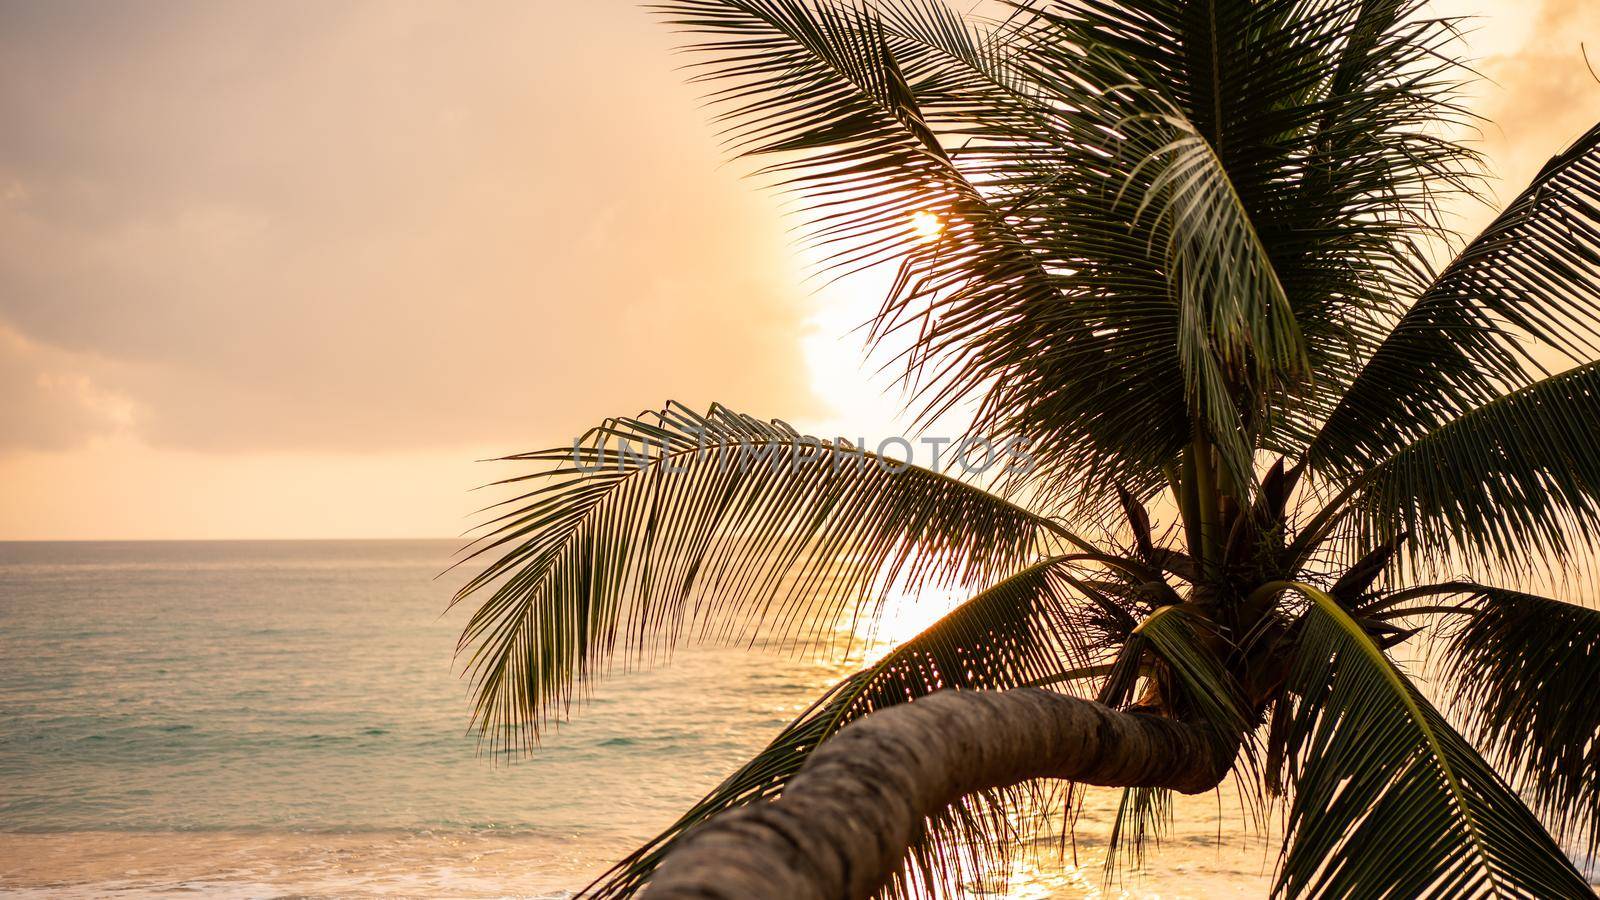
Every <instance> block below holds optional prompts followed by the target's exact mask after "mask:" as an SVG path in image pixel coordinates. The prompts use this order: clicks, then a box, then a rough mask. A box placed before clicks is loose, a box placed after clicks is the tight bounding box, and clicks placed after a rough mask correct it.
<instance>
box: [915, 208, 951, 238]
mask: <svg viewBox="0 0 1600 900" xmlns="http://www.w3.org/2000/svg"><path fill="white" fill-rule="evenodd" d="M911 228H912V230H914V231H915V232H916V233H917V237H918V238H919V239H921V240H923V241H931V240H933V239H935V238H937V237H938V236H939V235H940V234H941V233H942V232H943V231H944V222H943V221H941V220H940V219H939V217H938V216H936V215H934V214H933V213H931V212H928V211H927V210H918V211H917V212H914V213H912V214H911Z"/></svg>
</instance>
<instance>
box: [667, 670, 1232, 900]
mask: <svg viewBox="0 0 1600 900" xmlns="http://www.w3.org/2000/svg"><path fill="white" fill-rule="evenodd" d="M1232 763H1233V759H1232V754H1229V753H1226V752H1224V751H1223V750H1221V749H1219V748H1218V746H1217V743H1216V742H1215V741H1213V740H1211V739H1208V737H1207V735H1206V734H1205V733H1203V732H1202V731H1200V730H1199V729H1196V728H1192V727H1190V726H1187V725H1184V724H1181V723H1179V722H1175V721H1172V720H1171V719H1166V718H1162V717H1159V716H1155V715H1144V714H1139V713H1132V712H1121V711H1118V710H1113V709H1111V708H1109V707H1106V706H1103V705H1101V704H1098V703H1091V702H1089V701H1087V700H1079V699H1076V698H1073V697H1068V696H1065V695H1063V694H1057V693H1053V692H1051V691H1046V690H1040V689H1037V688H1018V689H1015V690H1009V691H941V692H939V693H935V694H931V695H929V696H928V697H925V698H923V699H921V700H918V701H916V702H913V703H907V704H902V705H899V706H893V707H889V708H888V709H883V710H879V711H877V712H874V713H872V714H871V715H868V716H866V717H864V718H862V719H861V720H859V721H857V722H855V723H853V724H851V725H850V726H848V727H846V728H844V729H843V730H841V731H840V732H839V733H838V734H837V735H835V736H834V737H833V738H832V739H831V740H828V741H826V742H824V743H823V744H822V745H821V746H820V747H818V748H817V749H816V750H815V752H813V753H812V755H811V758H810V760H809V761H808V762H807V763H806V765H805V767H804V768H802V769H801V770H800V772H799V773H798V774H797V775H795V777H794V779H793V780H792V781H791V782H790V783H789V785H788V787H787V788H786V789H785V790H784V792H783V794H782V795H781V796H780V797H778V798H777V799H776V800H773V801H772V802H770V803H760V804H755V805H751V806H746V807H742V808H740V809H736V810H730V811H729V812H726V813H723V814H722V815H720V816H717V817H716V818H714V819H712V820H710V821H709V822H707V823H706V824H704V825H702V826H701V827H700V828H699V829H697V830H696V831H694V832H693V833H691V834H690V835H689V836H688V837H686V838H685V839H684V842H683V844H682V846H681V847H679V848H678V849H677V850H676V851H674V852H673V853H672V854H671V855H669V856H668V857H667V858H666V859H665V860H664V861H663V862H662V864H661V867H660V868H659V869H658V870H657V872H656V874H655V877H654V878H653V879H652V880H651V882H650V885H649V887H648V888H647V889H646V890H645V892H644V897H645V898H647V900H866V898H868V897H871V896H872V895H873V894H874V893H875V892H876V891H877V890H879V889H880V888H881V887H883V885H884V884H886V883H887V882H888V880H889V878H890V877H891V876H892V875H893V873H894V872H895V871H896V870H897V869H898V868H899V867H900V865H901V864H902V863H903V861H904V858H905V855H906V850H907V848H908V847H909V846H910V844H911V842H912V840H913V839H914V838H915V837H916V836H917V835H918V834H919V833H920V830H921V829H922V827H923V823H924V820H925V819H926V818H927V817H928V816H930V815H932V814H934V813H936V812H938V811H939V810H941V809H943V808H944V807H946V806H948V805H949V804H951V803H953V802H954V801H955V800H957V799H959V798H960V797H962V796H963V795H966V794H969V793H972V792H974V791H979V790H983V789H985V788H995V787H1002V786H1007V785H1013V784H1018V783H1021V782H1024V781H1028V780H1031V779H1035V778H1060V779H1066V780H1069V781H1075V782H1078V783H1080V784H1094V785H1108V786H1115V787H1165V788H1172V789H1174V790H1177V791H1180V792H1182V793H1190V794H1193V793H1201V792H1203V791H1207V790H1210V789H1211V788H1213V787H1215V786H1216V785H1217V783H1218V782H1220V781H1221V780H1222V778H1223V776H1224V775H1226V774H1227V771H1228V769H1229V768H1230V767H1231V765H1232Z"/></svg>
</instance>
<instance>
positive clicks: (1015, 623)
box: [583, 558, 1099, 900]
mask: <svg viewBox="0 0 1600 900" xmlns="http://www.w3.org/2000/svg"><path fill="white" fill-rule="evenodd" d="M1069 562H1070V560H1062V559H1059V558H1051V559H1047V560H1044V561H1041V562H1039V563H1036V564H1034V565H1032V566H1029V567H1028V568H1025V569H1023V570H1022V571H1020V572H1018V573H1017V574H1015V575H1012V576H1010V577H1008V578H1006V579H1004V580H1002V581H1000V582H999V583H997V584H996V585H994V586H993V587H991V588H989V589H987V590H985V591H983V592H982V593H980V594H978V595H977V596H975V597H973V598H972V599H971V600H968V601H967V602H965V603H963V604H962V605H961V606H959V607H957V608H956V609H955V610H954V611H952V612H951V613H949V614H948V615H946V616H945V617H944V618H942V619H940V620H939V621H938V622H936V623H935V624H933V625H932V626H930V627H929V628H928V629H926V630H925V631H923V632H922V633H920V634H918V635H917V636H916V637H914V638H911V639H910V640H908V641H906V642H905V643H903V644H901V645H900V646H899V647H897V648H896V649H894V650H893V651H891V652H890V653H889V654H887V655H886V656H884V657H883V659H881V660H879V661H878V662H876V663H874V664H873V665H871V666H868V667H867V668H865V669H863V670H861V671H859V672H857V673H855V674H854V675H851V676H850V677H849V678H847V679H845V680H844V681H842V682H840V683H839V684H837V685H835V686H834V687H833V688H832V689H831V690H829V691H828V693H826V694H824V695H823V696H822V697H821V698H820V699H819V700H817V702H816V703H814V704H812V706H811V707H810V708H809V709H807V710H806V711H805V712H804V713H802V714H801V715H800V717H799V718H797V719H795V720H794V721H793V722H792V723H790V724H789V725H788V726H787V727H786V728H785V729H784V730H783V731H782V732H781V733H779V735H778V736H777V737H776V738H774V739H773V741H772V742H771V743H770V744H768V745H767V747H766V748H765V749H763V750H762V751H761V752H760V753H759V754H757V755H756V756H755V757H754V758H753V759H751V760H750V761H749V762H747V763H745V764H744V765H743V766H742V767H740V768H739V770H738V771H737V772H735V773H734V774H733V775H731V776H729V777H728V779H727V780H725V781H724V782H723V783H722V784H720V785H718V786H717V788H716V789H715V790H713V791H712V792H711V793H709V794H707V795H706V796H705V797H704V798H703V799H701V800H700V801H699V802H698V803H696V804H695V805H694V806H693V807H692V808H691V809H690V810H689V811H688V812H686V813H685V814H684V815H683V816H682V817H681V818H679V819H678V821H676V822H674V823H673V824H672V825H671V826H670V827H669V828H667V830H665V831H663V832H662V833H661V834H659V835H657V836H656V837H655V838H653V839H651V840H650V842H648V843H647V844H645V845H644V846H642V847H640V848H639V849H638V850H635V851H634V852H633V853H632V854H630V855H629V856H628V857H627V858H625V859H623V860H622V861H621V862H619V863H618V864H617V865H615V866H613V867H612V868H611V869H610V870H609V871H608V872H606V873H605V874H604V875H602V876H601V877H600V878H599V879H598V880H596V882H595V883H594V884H593V885H590V887H589V888H587V889H586V890H585V891H584V893H583V896H585V897H591V898H594V900H615V898H623V897H631V896H633V895H634V894H635V893H636V892H637V891H638V890H640V889H641V888H642V887H643V885H644V884H645V883H646V882H647V881H648V880H649V878H650V875H651V873H652V872H654V871H655V868H656V865H657V864H658V863H659V862H660V861H661V859H662V858H663V857H664V856H665V855H666V854H667V853H670V852H671V851H672V848H673V847H675V846H676V845H677V843H678V841H679V840H681V839H682V837H683V836H684V835H685V834H686V833H687V832H688V831H689V830H690V829H692V828H694V827H695V826H696V825H698V824H699V823H701V822H704V821H705V820H706V819H708V818H710V817H711V816H714V815H716V814H718V813H720V812H722V811H724V810H727V809H732V808H734V807H738V806H743V805H745V804H749V803H757V802H761V801H764V800H768V799H770V798H772V797H775V796H777V795H778V794H779V793H781V792H782V791H783V788H784V786H785V785H786V784H788V782H789V779H790V778H792V777H793V776H794V774H795V773H796V772H798V771H799V770H800V768H801V766H803V765H804V764H805V762H806V760H807V759H808V758H809V757H810V754H811V752H812V751H813V750H814V749H816V747H817V745H819V744H820V743H822V742H823V741H825V740H827V739H828V738H830V737H832V736H833V735H834V734H836V733H838V731H839V729H841V728H843V727H844V726H846V725H848V724H850V723H851V722H853V721H855V720H856V719H859V718H861V717H862V716H864V715H866V714H868V713H870V712H872V711H873V710H876V709H882V708H885V707H888V706H893V705H895V704H899V703H906V702H911V701H914V700H916V699H917V698H918V697H922V696H925V695H927V694H929V693H932V692H933V691H936V690H945V689H956V690H963V689H985V688H987V689H994V688H1011V687H1020V686H1025V685H1037V684H1043V683H1059V681H1061V680H1062V679H1063V678H1068V679H1070V678H1074V677H1076V678H1082V677H1087V676H1088V675H1089V674H1091V673H1093V672H1096V671H1098V670H1096V669H1094V668H1092V667H1090V666H1088V665H1087V664H1088V663H1089V662H1090V661H1092V660H1093V659H1094V658H1096V657H1097V654H1098V652H1099V651H1098V649H1097V648H1095V647H1094V646H1092V645H1091V643H1090V642H1089V640H1090V639H1089V637H1088V636H1087V635H1082V634H1080V633H1079V632H1078V630H1077V629H1076V628H1075V627H1074V625H1073V622H1074V621H1076V620H1077V619H1078V618H1079V616H1080V615H1081V612H1080V611H1078V610H1076V609H1075V607H1076V606H1078V605H1079V604H1081V603H1082V602H1083V601H1082V600H1081V599H1080V598H1079V597H1078V596H1077V594H1076V589H1075V588H1074V587H1073V585H1072V583H1071V579H1070V577H1069V576H1067V574H1066V564H1068V563H1069ZM1022 799H1025V798H1023V797H1021V796H1019V794H1018V793H1016V792H993V793H988V794H981V795H975V796H973V797H969V798H966V800H964V801H963V802H962V803H960V804H957V805H956V806H955V807H952V808H951V809H950V810H948V811H947V812H946V813H945V814H944V815H942V816H940V817H939V818H937V819H935V820H932V821H930V822H929V828H928V831H927V833H926V835H925V836H924V838H923V839H922V840H921V841H920V842H918V843H917V844H916V845H915V846H914V847H913V848H912V853H911V857H910V867H909V869H908V870H907V871H906V872H905V873H904V874H903V875H902V877H901V878H900V879H899V880H898V881H897V882H896V884H895V886H894V887H893V888H892V889H891V890H892V891H893V892H899V893H901V894H906V895H909V894H910V893H911V891H910V888H911V887H912V885H913V884H922V885H933V884H942V885H945V886H946V887H947V888H948V889H952V893H951V894H950V895H955V894H959V893H960V891H959V887H960V884H961V883H962V882H964V881H966V880H968V879H970V878H971V877H973V876H975V875H977V874H981V873H983V872H989V871H994V870H995V869H996V868H997V867H996V865H995V863H996V862H997V861H998V860H999V859H1001V858H1003V856H1004V855H1005V853H1006V852H1008V850H1009V847H1010V845H1012V843H1013V841H1011V840H1010V839H1011V838H1012V837H1014V835H1009V834H1008V833H1007V832H1006V827H1005V825H1004V823H1005V821H1006V818H1005V816H1004V815H1003V813H1004V812H1005V811H1006V810H1007V809H1009V808H1010V807H1011V806H1012V805H1014V804H1015V803H1016V802H1017V801H1019V800H1022ZM997 813H999V815H997ZM891 895H897V894H893V893H892V894H891Z"/></svg>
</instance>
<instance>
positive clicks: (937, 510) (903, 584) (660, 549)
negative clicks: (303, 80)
mask: <svg viewBox="0 0 1600 900" xmlns="http://www.w3.org/2000/svg"><path fill="white" fill-rule="evenodd" d="M509 459H510V460H513V461H517V462H525V463H531V464H533V465H534V467H535V471H534V472H533V473H532V474H529V475H524V476H520V477H518V478H514V479H511V481H510V482H508V483H515V484H520V483H524V482H531V483H532V484H533V485H534V486H533V487H531V488H530V489H529V490H527V492H525V493H523V494H522V495H521V496H519V497H516V498H514V499H512V500H508V501H506V502H505V503H504V504H501V506H502V508H503V510H504V511H502V512H501V513H500V514H499V515H498V516H497V517H496V518H495V519H494V520H493V521H491V522H490V523H488V525H487V526H485V527H486V528H487V529H488V532H487V533H486V534H485V535H484V536H483V537H482V538H480V539H479V540H478V541H477V542H476V544H474V545H473V547H472V548H470V549H471V555H470V556H469V557H468V558H469V559H470V558H472V557H476V556H484V557H486V558H491V559H492V561H491V562H490V563H489V564H488V565H487V567H485V568H484V570H483V571H482V572H481V573H479V574H478V575H476V576H475V577H473V578H472V579H471V580H470V581H469V582H467V584H466V585H464V586H463V587H462V588H461V590H460V591H459V592H458V594H457V601H459V600H461V599H463V598H465V597H468V596H471V595H474V594H477V593H479V592H480V591H482V592H487V593H488V596H487V599H485V600H483V601H482V603H481V604H480V605H479V606H478V608H477V609H476V610H475V611H474V612H473V615H472V618H471V619H470V620H469V621H468V622H467V625H466V627H465V630H464V632H463V634H462V637H461V647H462V649H463V651H464V652H467V654H468V655H467V665H468V669H469V671H470V672H471V675H472V678H473V683H474V687H475V689H476V692H477V721H478V724H479V727H480V728H481V729H482V733H483V734H484V736H485V737H486V738H487V739H488V740H490V741H491V742H498V743H503V744H507V745H513V746H527V745H528V743H529V742H530V741H531V740H533V738H534V736H535V731H536V729H537V727H538V725H539V724H540V721H541V720H542V718H543V717H544V716H546V715H547V714H548V713H549V711H550V710H551V708H552V706H558V705H560V704H564V703H565V702H566V701H567V700H568V698H569V696H570V692H571V689H572V687H573V685H574V683H575V682H576V681H581V680H583V679H586V678H588V677H589V676H590V675H591V674H592V673H593V672H594V670H595V667H596V666H597V665H600V664H602V663H604V662H605V660H606V659H607V658H609V657H610V656H611V654H612V652H613V650H614V649H616V648H618V647H619V645H620V647H621V648H622V649H624V650H626V651H629V652H632V653H648V652H652V651H657V650H663V649H666V648H670V647H671V646H672V644H673V643H674V642H675V641H677V640H678V639H680V638H681V637H683V636H685V635H686V634H689V633H693V634H696V635H698V636H723V637H728V636H740V637H749V636H751V635H753V634H755V633H757V632H756V631H753V630H752V629H759V628H761V627H762V626H767V627H768V628H769V631H771V632H772V633H774V634H776V635H777V636H780V637H787V636H793V635H796V634H798V633H801V632H802V631H803V630H804V629H805V628H807V627H808V626H810V625H811V624H812V623H815V622H818V621H822V622H827V621H830V620H835V619H837V618H838V617H839V616H841V615H843V614H846V613H847V612H848V611H849V610H851V609H852V608H853V605H854V604H858V603H862V602H865V603H868V604H869V606H870V604H871V603H872V602H873V601H874V600H875V599H877V598H881V596H882V595H883V593H884V592H885V591H887V590H889V589H890V588H893V587H899V588H904V589H906V590H916V589H918V588H922V587H938V586H975V585H982V584H985V583H989V582H992V581H993V580H994V578H995V577H996V576H997V575H998V574H1000V573H1003V572H1006V571H1010V570H1013V569H1014V568H1015V567H1016V566H1017V565H1019V564H1021V563H1023V562H1026V561H1028V560H1029V559H1031V558H1032V557H1033V556H1034V555H1035V554H1036V553H1037V552H1039V551H1040V550H1041V549H1042V548H1043V547H1045V546H1046V544H1047V543H1049V542H1050V541H1051V540H1053V539H1056V538H1059V537H1061V536H1062V535H1063V534H1065V533H1064V532H1062V531H1061V529H1060V526H1058V525H1056V524H1055V523H1054V522H1050V521H1048V520H1045V519H1043V518H1041V517H1039V516H1036V515H1034V514H1032V513H1030V512H1028V511H1027V510H1025V509H1023V508H1021V507H1019V506H1016V505H1014V504H1011V503H1008V502H1006V501H1004V500H1002V499H1000V498H998V497H995V496H993V495H991V494H988V493H985V492H984V491H982V490H980V489H978V488H976V487H973V486H971V485H968V484H965V483H963V482H960V481H957V480H955V479H953V478H950V477H948V476H945V475H941V474H937V473H934V472H931V471H928V470H926V469H920V468H917V467H915V466H908V465H906V464H904V463H901V462H898V461H895V460H887V459H883V458H880V457H878V456H876V455H874V454H871V453H866V452H864V451H862V450H859V449H857V448H854V447H850V446H848V445H846V444H843V443H838V442H833V443H825V442H820V441H818V440H817V439H815V438H808V437H806V436H804V435H801V434H799V433H798V432H796V431H795V430H794V429H792V428H790V427H789V426H787V425H785V424H783V423H781V422H763V421H761V420H759V419H754V418H751V417H749V416H744V415H739V414H736V413H733V412H730V411H729V410H727V409H724V408H722V407H720V406H717V407H713V408H712V409H711V411H710V412H708V413H707V414H705V415H700V414H698V413H694V412H691V411H689V410H687V409H685V408H683V407H681V406H677V405H669V406H668V407H667V408H666V409H664V410H662V411H661V412H659V413H655V414H652V415H649V416H646V417H644V418H639V419H612V420H610V421H608V422H607V423H606V424H605V425H603V426H601V427H599V428H596V429H594V430H592V431H590V432H589V433H588V434H587V435H585V436H584V437H583V438H582V439H581V440H580V441H578V442H577V443H576V444H575V446H572V447H559V448H554V449H551V450H544V451H539V452H536V453H528V454H522V455H519V456H513V457H509ZM1070 540H1071V541H1073V542H1076V543H1078V544H1080V545H1081V544H1082V543H1083V542H1082V541H1078V540H1077V539H1075V538H1071V539H1070ZM869 612H870V610H869Z"/></svg>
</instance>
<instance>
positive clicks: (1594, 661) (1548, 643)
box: [1444, 585, 1600, 855]
mask: <svg viewBox="0 0 1600 900" xmlns="http://www.w3.org/2000/svg"><path fill="white" fill-rule="evenodd" d="M1457 591H1458V592H1460V593H1464V594H1466V595H1467V597H1468V599H1469V601H1471V602H1472V603H1473V604H1474V606H1475V609H1474V610H1473V612H1472V613H1471V616H1470V618H1469V619H1468V621H1467V623H1466V624H1465V625H1464V626H1463V627H1461V628H1459V629H1457V630H1456V631H1455V632H1454V633H1453V634H1451V636H1450V639H1449V644H1448V650H1447V652H1446V654H1445V660H1444V670H1445V673H1446V674H1447V675H1448V676H1449V678H1450V679H1451V680H1452V681H1453V682H1454V685H1455V693H1454V697H1453V698H1452V703H1451V709H1452V710H1453V711H1455V712H1456V713H1457V714H1459V715H1460V716H1462V718H1463V719H1464V720H1465V723H1466V726H1467V728H1468V730H1469V733H1470V734H1472V735H1474V737H1476V739H1477V740H1478V743H1479V746H1481V747H1484V748H1485V750H1486V751H1487V752H1488V753H1489V755H1490V757H1491V758H1492V759H1493V760H1494V762H1495V765H1496V767H1497V768H1498V769H1499V770H1500V771H1501V772H1504V773H1507V775H1508V777H1509V778H1510V779H1511V780H1512V783H1514V784H1516V785H1517V786H1518V787H1519V788H1522V789H1523V791H1524V795H1525V796H1527V797H1528V798H1529V799H1530V800H1531V801H1532V803H1533V804H1534V806H1535V808H1537V809H1538V810H1539V812H1540V813H1541V814H1542V815H1543V816H1544V818H1545V820H1546V821H1548V822H1551V823H1552V827H1553V829H1554V831H1555V833H1556V834H1557V835H1559V836H1561V837H1563V838H1577V837H1579V836H1580V835H1581V836H1583V837H1584V838H1585V839H1586V840H1587V842H1588V850H1589V853H1590V854H1591V855H1593V854H1594V852H1595V850H1596V848H1597V847H1600V830H1597V827H1596V826H1600V740H1597V738H1600V705H1597V704H1596V703H1595V688H1596V686H1597V685H1600V611H1597V610H1593V609H1590V608H1588V607H1584V606H1574V605H1573V604H1570V603H1562V602H1561V601H1559V600H1551V599H1549V598H1546V597H1538V596H1535V595H1532V594H1526V593H1523V592H1521V591H1513V590H1507V589H1505V588H1497V587H1487V586H1481V585H1473V586H1461V587H1459V588H1458V589H1457Z"/></svg>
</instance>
